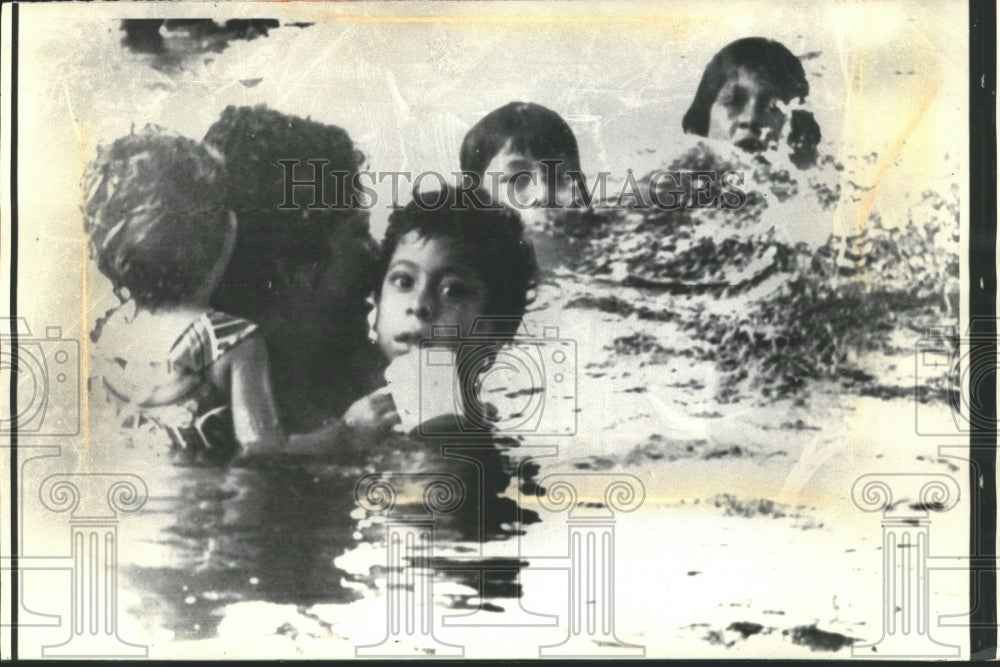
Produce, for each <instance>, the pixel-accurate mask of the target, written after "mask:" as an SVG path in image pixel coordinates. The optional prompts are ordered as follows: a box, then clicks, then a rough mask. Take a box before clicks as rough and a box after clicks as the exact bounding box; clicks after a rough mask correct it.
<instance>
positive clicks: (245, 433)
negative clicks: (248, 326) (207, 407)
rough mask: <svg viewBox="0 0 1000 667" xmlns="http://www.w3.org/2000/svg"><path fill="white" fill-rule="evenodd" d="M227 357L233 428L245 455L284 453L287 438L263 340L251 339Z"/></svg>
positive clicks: (235, 348) (237, 346)
mask: <svg viewBox="0 0 1000 667" xmlns="http://www.w3.org/2000/svg"><path fill="white" fill-rule="evenodd" d="M228 356H230V365H229V367H230V382H229V387H230V396H231V405H232V410H233V427H234V430H235V432H236V439H237V440H238V441H239V443H240V444H241V445H242V446H243V455H247V454H268V453H274V452H279V451H284V450H285V445H286V443H287V438H286V437H285V432H284V430H283V429H282V428H281V422H280V421H279V419H278V410H277V408H276V407H275V402H274V391H273V389H272V387H271V377H270V373H269V370H268V363H267V346H266V345H265V343H264V338H263V336H261V335H260V334H253V335H250V336H248V337H247V338H246V339H244V340H243V341H241V342H240V343H239V344H238V345H236V346H235V347H234V348H233V349H232V350H230V351H229V353H228Z"/></svg>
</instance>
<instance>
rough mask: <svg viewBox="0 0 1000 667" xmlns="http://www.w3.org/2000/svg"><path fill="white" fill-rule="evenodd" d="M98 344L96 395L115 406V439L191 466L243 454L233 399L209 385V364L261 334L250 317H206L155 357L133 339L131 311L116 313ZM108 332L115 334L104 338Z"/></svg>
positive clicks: (213, 313) (210, 313)
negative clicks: (161, 451) (156, 450)
mask: <svg viewBox="0 0 1000 667" xmlns="http://www.w3.org/2000/svg"><path fill="white" fill-rule="evenodd" d="M107 324H108V325H110V331H109V330H108V327H107V326H106V327H105V331H104V332H102V334H101V336H100V340H98V341H97V344H96V345H95V346H94V352H93V354H92V355H91V356H92V364H93V368H94V372H93V373H92V374H91V377H90V389H91V393H92V394H96V395H97V396H98V397H101V396H103V398H104V399H105V401H106V402H107V403H108V404H109V405H111V406H113V408H114V414H115V422H116V427H117V429H118V435H121V436H123V437H124V438H125V439H126V441H127V443H128V444H129V445H130V446H133V447H134V446H141V445H147V446H150V447H155V448H160V447H163V446H166V447H167V448H169V449H170V450H172V451H173V452H174V453H175V454H176V455H177V456H178V457H180V458H181V459H183V460H186V461H188V462H193V461H195V460H204V459H216V458H220V457H226V456H229V455H231V454H232V453H234V452H235V451H236V450H237V449H238V446H239V444H238V442H237V440H236V436H235V433H234V430H233V423H232V413H231V411H230V405H229V403H230V399H229V396H228V395H227V394H225V392H223V391H221V390H220V389H219V388H218V387H216V385H215V384H214V383H213V381H212V366H213V364H215V362H216V361H218V360H219V359H221V358H222V356H223V355H225V354H226V352H227V351H229V350H230V349H232V348H233V347H234V346H235V345H236V344H237V343H239V342H240V341H242V340H244V339H246V338H247V337H248V336H250V335H251V334H253V333H254V332H255V331H257V325H256V324H254V323H253V322H250V321H248V320H245V319H242V318H239V317H234V316H232V315H227V314H226V313H220V312H216V311H208V312H206V313H203V314H202V315H201V316H199V317H198V318H197V319H195V320H194V321H193V322H191V324H190V325H188V327H187V328H186V329H185V330H184V331H183V333H181V335H180V336H178V338H177V340H176V341H175V342H174V343H173V345H172V346H171V347H170V349H169V350H168V351H166V353H165V354H163V355H162V356H159V357H157V355H153V357H152V358H150V356H149V354H148V352H149V351H147V350H144V349H141V348H139V349H136V346H135V345H134V344H133V345H129V344H127V343H125V342H124V341H127V340H129V339H131V340H132V341H134V340H135V339H136V338H138V337H139V336H137V334H138V333H139V332H130V331H129V328H130V326H129V318H128V316H127V314H123V315H122V316H121V317H118V318H116V317H115V314H113V315H112V316H111V318H110V319H109V322H108V323H107ZM104 334H110V335H107V336H106V335H104Z"/></svg>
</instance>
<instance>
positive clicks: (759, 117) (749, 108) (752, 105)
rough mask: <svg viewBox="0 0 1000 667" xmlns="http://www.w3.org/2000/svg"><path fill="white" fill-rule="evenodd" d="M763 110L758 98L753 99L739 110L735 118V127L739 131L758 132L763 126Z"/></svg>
mask: <svg viewBox="0 0 1000 667" xmlns="http://www.w3.org/2000/svg"><path fill="white" fill-rule="evenodd" d="M763 117H764V113H763V108H762V104H761V100H759V99H758V98H756V97H755V98H753V99H751V100H749V102H748V103H747V104H745V105H743V108H742V109H741V110H740V113H739V116H737V121H736V122H737V125H738V127H739V128H740V129H741V130H749V131H751V132H760V130H761V127H762V126H763Z"/></svg>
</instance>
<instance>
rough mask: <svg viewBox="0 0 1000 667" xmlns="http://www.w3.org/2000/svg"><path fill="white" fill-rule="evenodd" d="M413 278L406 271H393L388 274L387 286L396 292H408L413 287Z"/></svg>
mask: <svg viewBox="0 0 1000 667" xmlns="http://www.w3.org/2000/svg"><path fill="white" fill-rule="evenodd" d="M414 282H415V281H414V280H413V276H411V275H410V274H409V273H407V272H406V271H394V272H392V273H390V274H389V284H390V285H392V286H393V287H395V288H396V289H398V290H408V289H410V288H412V287H413V283H414Z"/></svg>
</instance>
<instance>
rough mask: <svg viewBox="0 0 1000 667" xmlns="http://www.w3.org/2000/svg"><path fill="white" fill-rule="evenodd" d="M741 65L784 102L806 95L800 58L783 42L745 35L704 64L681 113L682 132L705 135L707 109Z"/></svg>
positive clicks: (806, 86) (707, 119) (805, 82)
mask: <svg viewBox="0 0 1000 667" xmlns="http://www.w3.org/2000/svg"><path fill="white" fill-rule="evenodd" d="M740 69H744V70H746V71H748V72H750V73H752V74H754V75H756V76H758V77H761V78H762V79H764V80H766V81H768V82H769V83H770V84H771V85H772V86H773V87H774V88H775V90H777V91H778V94H779V96H780V97H781V99H782V101H784V102H786V103H787V102H789V101H791V100H792V99H795V98H798V99H800V100H804V99H805V98H806V96H808V95H809V82H808V81H807V80H806V74H805V69H804V68H803V67H802V62H801V61H800V60H799V59H798V58H797V57H796V56H795V55H794V54H793V53H792V52H791V51H789V50H788V48H786V47H785V45H784V44H782V43H781V42H777V41H775V40H772V39H767V38H765V37H744V38H743V39H738V40H736V41H735V42H731V43H730V44H728V45H727V46H725V47H724V48H723V49H722V50H720V51H719V52H718V53H716V54H715V56H713V57H712V60H710V61H709V63H708V65H707V66H706V67H705V72H704V74H702V77H701V82H700V83H699V84H698V91H697V92H696V93H695V97H694V101H692V102H691V106H690V107H689V108H688V110H687V113H685V114H684V119H683V122H682V125H683V129H684V132H686V133H688V134H696V135H698V136H702V137H704V136H707V135H708V125H709V111H710V110H711V108H712V105H713V104H714V103H715V100H716V97H718V95H719V91H720V90H722V88H723V86H725V85H726V82H727V81H728V80H729V79H731V78H732V77H734V76H735V75H736V73H737V71H738V70H740Z"/></svg>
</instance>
